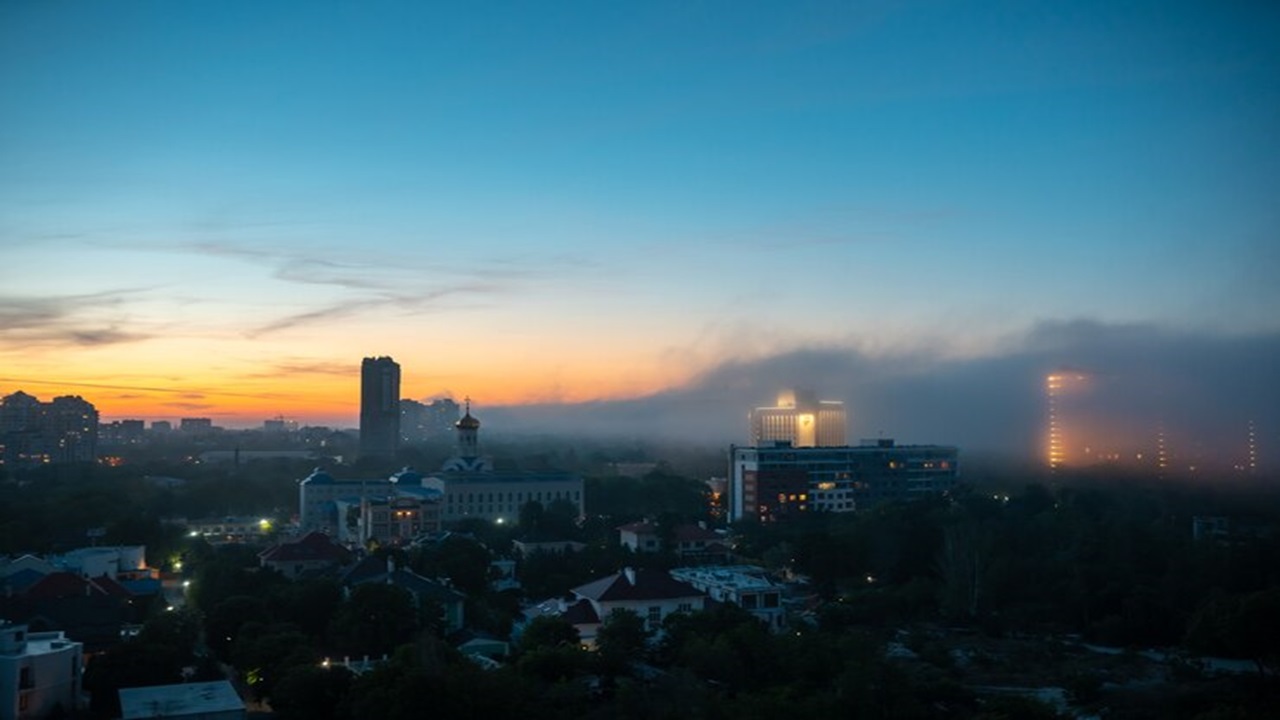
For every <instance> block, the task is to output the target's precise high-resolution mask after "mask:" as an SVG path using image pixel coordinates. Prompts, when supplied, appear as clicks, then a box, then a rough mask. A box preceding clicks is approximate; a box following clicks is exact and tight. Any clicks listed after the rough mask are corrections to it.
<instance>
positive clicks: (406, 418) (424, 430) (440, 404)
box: [400, 398, 462, 443]
mask: <svg viewBox="0 0 1280 720" xmlns="http://www.w3.org/2000/svg"><path fill="white" fill-rule="evenodd" d="M461 417H462V408H461V407H460V406H459V405H458V403H456V402H454V401H453V400H451V399H449V398H441V399H439V400H433V401H431V402H430V403H421V402H418V401H417V400H407V399H405V400H401V401H400V440H401V441H402V442H406V443H422V442H434V441H441V440H443V441H444V442H448V441H449V439H450V436H451V435H452V434H453V428H454V425H455V423H457V422H458V420H459V419H460V418H461Z"/></svg>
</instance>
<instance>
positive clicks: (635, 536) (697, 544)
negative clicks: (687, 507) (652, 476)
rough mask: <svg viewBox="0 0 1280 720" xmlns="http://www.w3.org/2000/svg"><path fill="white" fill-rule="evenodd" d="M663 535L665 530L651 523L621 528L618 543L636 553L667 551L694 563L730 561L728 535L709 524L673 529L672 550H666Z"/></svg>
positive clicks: (686, 525)
mask: <svg viewBox="0 0 1280 720" xmlns="http://www.w3.org/2000/svg"><path fill="white" fill-rule="evenodd" d="M662 534H663V533H662V529H661V528H660V527H658V526H657V525H656V524H654V523H651V522H649V521H648V520H642V521H640V522H633V523H627V524H626V525H622V526H620V527H618V541H619V542H620V543H621V544H622V545H624V546H626V547H629V548H631V550H633V551H635V552H659V551H660V550H663V549H667V550H670V551H671V552H673V553H675V554H676V555H679V556H680V557H681V558H682V559H684V560H690V561H712V562H724V561H725V560H726V559H727V558H728V555H729V546H728V543H727V541H726V538H725V535H724V533H722V532H718V531H716V530H711V529H710V528H708V527H707V526H706V524H705V523H698V524H696V525H694V524H684V525H677V526H675V527H673V528H671V532H670V538H669V545H670V547H668V548H664V547H663V544H664V543H663V539H662Z"/></svg>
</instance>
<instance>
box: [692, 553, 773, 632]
mask: <svg viewBox="0 0 1280 720" xmlns="http://www.w3.org/2000/svg"><path fill="white" fill-rule="evenodd" d="M671 577H673V578H675V579H676V580H679V581H681V582H684V583H688V584H689V585H691V586H693V587H695V588H697V589H698V590H701V591H702V592H704V593H706V594H707V596H708V597H710V598H711V599H712V600H715V601H716V602H722V603H733V604H734V605H737V606H738V607H740V608H742V609H743V610H746V611H747V612H749V613H751V614H752V615H755V616H756V617H758V618H760V621H761V622H763V623H764V624H765V626H767V627H768V628H769V629H770V630H773V631H778V630H782V629H783V628H784V626H785V625H786V611H785V610H784V609H783V606H782V587H781V586H780V585H779V584H778V583H776V582H774V581H773V580H772V579H771V578H770V577H769V574H768V572H767V571H766V570H765V569H764V568H762V567H756V566H753V565H729V566H724V565H718V566H703V567H684V568H676V569H674V570H672V571H671Z"/></svg>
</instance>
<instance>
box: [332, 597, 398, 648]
mask: <svg viewBox="0 0 1280 720" xmlns="http://www.w3.org/2000/svg"><path fill="white" fill-rule="evenodd" d="M418 629H419V628H418V612H417V609H416V608H414V606H413V600H412V598H411V597H410V595H409V593H407V592H405V591H404V590H403V589H401V588H399V587H396V586H395V585H384V584H380V583H369V584H366V585H360V586H358V587H356V588H355V590H353V591H352V593H351V598H350V599H349V600H347V602H345V603H343V604H342V605H341V606H340V607H339V608H338V612H337V614H335V615H334V617H333V621H332V623H331V624H330V626H329V634H330V637H332V639H333V645H334V648H335V649H336V650H337V651H338V652H339V653H340V654H343V655H349V656H351V657H363V656H366V655H367V656H369V657H381V656H383V655H386V654H389V653H391V652H392V651H393V650H394V649H395V648H396V647H397V646H399V645H402V644H404V643H405V642H409V641H412V640H413V639H414V638H415V637H416V635H417V632H418Z"/></svg>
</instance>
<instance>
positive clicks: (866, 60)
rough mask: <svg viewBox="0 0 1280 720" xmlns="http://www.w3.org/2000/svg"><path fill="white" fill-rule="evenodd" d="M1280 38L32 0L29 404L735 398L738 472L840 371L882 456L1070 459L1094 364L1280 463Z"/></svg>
mask: <svg viewBox="0 0 1280 720" xmlns="http://www.w3.org/2000/svg"><path fill="white" fill-rule="evenodd" d="M1277 28H1280V11H1278V10H1277V9H1276V8H1274V7H1269V6H1267V5H1265V4H1249V5H1231V6H1218V5H1205V4H1197V3H1155V2H1150V3H1136V4H1129V5H1125V6H1124V7H1116V6H1114V4H1111V3H1102V2H1090V3H1080V4H1075V5H1072V6H1071V7H1070V8H1045V7H1036V6H1030V5H1021V4H1012V5H1007V6H991V5H977V4H954V5H952V4H947V5H941V4H931V3H905V4H878V3H869V4H862V5H860V6H858V7H857V8H850V7H847V6H845V5H843V4H838V3H821V2H815V3H805V4H801V5H791V4H788V5H787V6H786V7H783V6H781V5H779V6H774V7H770V6H768V5H760V6H752V7H743V6H742V5H741V4H734V3H716V2H711V3H700V4H697V5H689V4H687V3H683V4H682V3H653V4H646V5H645V6H643V7H599V6H595V5H591V4H584V5H570V6H561V7H558V8H547V7H536V6H534V7H529V6H510V7H504V8H489V9H487V10H486V9H477V8H466V7H428V6H418V5H416V4H404V3H389V2H388V3H371V4H366V5H361V6H360V7H351V6H343V5H336V4H324V3H322V4H319V5H317V6H315V7H313V8H311V9H310V10H308V11H307V12H305V13H304V12H300V11H299V10H298V8H297V7H296V6H290V5H288V4H279V5H265V6H264V5H261V4H249V3H226V4H219V5H218V6H216V7H215V6H199V5H186V4H184V5H174V4H167V3H147V2H140V3H130V4H127V5H126V4H106V3H104V4H97V5H88V6H83V7H76V8H74V9H68V8H66V7H62V6H52V5H48V4H43V3H11V4H7V5H5V6H4V7H0V97H4V98H5V100H4V103H5V113H6V122H5V128H4V132H3V133H0V159H2V160H3V161H2V162H0V287H2V288H3V289H2V290H0V395H4V394H9V393H12V392H15V391H17V390H25V391H26V392H29V393H32V394H35V395H39V396H41V397H54V396H59V395H66V394H78V395H83V396H85V397H87V398H91V399H92V401H93V402H94V403H95V405H96V407H97V408H98V409H99V411H100V412H101V413H102V417H103V419H104V420H113V419H125V418H138V417H143V418H149V419H161V418H163V419H173V420H176V419H179V418H182V417H192V416H199V417H211V418H214V419H215V421H216V422H217V423H218V424H222V425H227V426H231V427H245V426H256V425H258V424H260V423H261V422H262V420H263V419H264V418H272V417H277V416H281V415H283V416H288V417H290V418H294V419H297V420H299V421H301V422H303V423H313V424H326V425H338V426H348V427H350V426H355V425H356V423H357V417H358V412H359V405H360V404H359V383H358V381H356V380H355V379H354V378H355V377H356V376H357V375H358V361H359V358H360V357H361V356H363V355H389V356H392V357H395V358H396V359H397V360H398V361H399V362H400V363H401V364H402V365H403V366H404V367H405V375H404V386H403V390H402V393H401V395H402V397H405V398H411V399H427V398H437V397H453V398H455V399H458V398H461V397H462V396H464V395H467V394H471V395H473V396H475V397H477V398H482V399H483V402H484V404H485V407H486V408H490V407H493V408H495V409H497V408H500V407H502V408H509V409H510V410H511V412H516V411H517V410H518V409H519V408H539V409H546V411H547V412H548V413H555V412H562V411H563V412H568V410H565V408H577V409H580V410H581V411H582V412H584V413H589V412H596V411H599V412H601V413H603V412H604V410H603V409H602V408H605V407H606V406H607V407H610V408H628V407H656V406H658V405H662V404H663V403H666V405H663V407H667V408H678V407H682V406H681V405H680V403H681V402H685V400H684V399H692V398H701V399H703V400H704V401H705V402H713V401H714V402H715V403H717V404H716V405H715V406H711V407H708V408H707V409H705V410H704V411H703V415H702V416H700V417H699V420H698V422H699V423H701V426H703V427H705V426H706V425H707V424H708V423H707V420H706V418H707V417H714V418H721V419H720V420H719V421H717V423H716V425H715V427H714V429H713V430H708V431H707V434H708V435H712V436H717V437H721V438H723V439H725V440H733V439H736V438H740V437H741V435H742V429H741V421H740V418H741V413H742V411H743V410H745V409H749V408H750V407H754V406H757V405H759V404H761V403H762V402H765V401H767V399H768V397H769V396H770V395H772V393H774V392H775V391H776V390H777V389H778V388H779V387H785V386H791V385H796V384H803V383H805V382H807V381H808V376H809V375H811V374H817V375H819V376H821V377H823V378H824V383H822V384H821V385H820V386H819V387H816V388H814V389H815V390H817V391H820V392H821V393H823V394H824V396H830V397H832V398H833V399H838V400H842V401H844V402H846V403H848V404H849V407H850V409H851V412H852V413H853V417H854V418H855V422H857V423H861V424H860V425H857V426H851V427H850V428H849V432H850V437H851V438H855V437H859V436H860V435H865V436H870V437H874V436H876V435H877V434H878V433H879V432H881V431H883V432H885V433H888V434H892V435H897V436H899V437H902V436H909V437H914V438H919V439H921V440H927V441H938V442H959V443H964V442H966V441H968V440H970V437H966V436H964V433H965V432H971V433H973V439H974V441H975V442H978V441H980V442H981V443H983V444H986V445H988V446H989V445H992V444H996V443H999V442H1005V440H1002V439H1001V438H1002V437H1005V436H1007V437H1008V438H1009V439H1008V440H1007V442H1008V443H1009V444H1010V445H1011V446H1014V447H1017V448H1019V449H1028V452H1039V451H1038V450H1030V448H1032V447H1035V446H1036V445H1037V443H1041V442H1042V441H1043V437H1044V436H1043V432H1042V423H1041V422H1040V421H1041V420H1042V419H1043V409H1042V405H1043V386H1042V382H1043V378H1044V376H1045V374H1046V373H1048V372H1052V371H1053V370H1054V369H1055V368H1060V367H1081V368H1083V369H1085V370H1086V371H1088V372H1090V373H1100V374H1103V375H1106V374H1108V373H1111V374H1112V375H1108V377H1112V376H1116V377H1120V376H1122V377H1124V378H1130V377H1134V378H1136V379H1135V380H1134V381H1133V383H1128V381H1127V380H1116V381H1114V382H1113V385H1115V386H1124V387H1133V388H1136V389H1134V390H1133V392H1135V393H1139V391H1140V393H1139V394H1140V397H1139V398H1138V399H1137V400H1135V401H1134V402H1139V401H1141V402H1143V403H1148V404H1149V405H1152V410H1151V413H1152V414H1153V415H1154V414H1156V413H1157V411H1159V413H1162V414H1163V415H1165V416H1168V417H1169V422H1170V424H1171V425H1177V424H1178V423H1182V422H1185V423H1191V422H1193V421H1194V422H1201V420H1200V419H1199V418H1200V417H1201V415H1203V417H1204V418H1207V419H1206V420H1204V422H1208V419H1213V420H1214V421H1216V422H1220V423H1222V422H1226V421H1227V420H1229V421H1230V422H1232V423H1238V424H1239V425H1240V426H1241V427H1245V426H1246V424H1247V423H1257V432H1258V433H1259V435H1260V442H1261V443H1262V445H1263V446H1264V447H1265V446H1267V445H1268V444H1270V443H1273V442H1274V438H1275V432H1276V431H1275V428H1276V427H1277V418H1276V417H1275V412H1276V411H1275V410H1274V409H1272V408H1274V407H1275V406H1276V405H1275V403H1274V402H1272V400H1273V399H1274V398H1275V397H1276V395H1277V393H1278V392H1280V389H1278V388H1277V385H1278V384H1280V383H1277V378H1276V376H1275V374H1274V372H1273V371H1271V372H1270V373H1268V370H1267V366H1266V365H1265V361H1266V358H1267V357H1268V356H1269V355H1268V353H1269V348H1272V347H1274V345H1275V344H1276V342H1277V338H1280V315H1277V313H1276V312H1275V308H1276V307H1280V285H1277V284H1276V283H1275V282H1274V277H1275V275H1276V272H1277V270H1280V251H1278V245H1280V244H1278V243H1277V242H1276V240H1275V238H1276V232H1277V229H1280V228H1278V225H1280V222H1278V220H1280V218H1277V215H1276V212H1275V209H1274V199H1273V197H1272V196H1273V188H1274V187H1276V186H1277V184H1278V182H1277V181H1280V164H1278V163H1277V162H1276V159H1277V157H1280V138H1277V136H1276V134H1275V133H1274V130H1273V128H1274V124H1275V119H1276V117H1278V116H1280V88H1278V87H1277V84H1276V83H1275V81H1274V78H1275V77H1277V76H1280V49H1277V47H1276V46H1275V44H1274V42H1272V38H1273V37H1274V35H1275V31H1276V30H1277ZM1082 329H1083V330H1082ZM1098 338H1102V339H1101V340H1099V339H1098ZM1154 346H1159V347H1160V348H1161V352H1159V353H1156V352H1152V351H1151V350H1150V349H1151V348H1152V347H1154ZM1206 348H1207V349H1209V350H1206ZM1242 348H1243V350H1242ZM1197 353H1202V354H1197ZM818 357H820V358H825V360H824V362H825V364H824V365H823V366H822V367H821V368H819V369H817V370H815V369H814V368H812V367H808V366H805V365H804V361H805V360H806V359H808V358H818ZM1139 358H1142V359H1145V361H1147V362H1150V363H1156V364H1157V365H1158V367H1156V368H1155V371H1154V372H1151V373H1146V375H1147V376H1149V377H1142V375H1143V373H1141V372H1139V371H1137V370H1135V368H1136V367H1139V366H1140V363H1139V362H1137V359H1139ZM1184 358H1189V359H1186V360H1185V363H1184V364H1185V365H1187V366H1194V370H1195V371H1194V372H1192V371H1191V370H1188V369H1186V368H1184V367H1182V366H1181V365H1178V363H1183V362H1184V360H1183V359H1184ZM1160 363H1165V364H1164V365H1160ZM1009 365H1016V366H1017V370H1018V372H1016V373H1009V372H1004V374H1003V375H1001V373H1000V368H1002V367H1007V366H1009ZM781 366H787V367H795V368H796V369H797V370H798V372H793V373H791V374H790V375H786V374H782V373H778V374H776V375H775V374H774V373H773V372H772V370H770V368H772V367H781ZM744 368H745V369H749V370H752V371H753V372H754V373H755V374H752V375H751V376H750V378H749V381H743V382H741V383H740V385H739V386H738V389H737V392H736V395H733V399H732V400H728V399H726V398H727V397H729V396H730V393H729V392H727V391H724V392H722V391H721V389H720V386H719V385H717V383H719V382H721V379H722V378H725V377H728V376H731V375H733V374H735V373H741V372H744ZM1117 368H1118V369H1117ZM1241 368H1244V369H1243V371H1242V369H1241ZM846 369H848V370H849V371H850V372H861V373H863V375H862V376H858V377H847V378H846V377H844V376H841V375H840V372H843V371H844V370H846ZM1024 370H1025V372H1024ZM1117 373H1120V374H1122V375H1116V374H1117ZM1124 373H1129V374H1124ZM972 374H978V375H981V377H982V379H983V382H982V383H978V382H975V381H974V380H973V378H972V377H970V375H972ZM997 377H1000V378H1002V384H999V385H997V384H996V383H995V380H994V379H993V378H997ZM1242 377H1247V378H1248V379H1249V381H1250V382H1249V385H1248V387H1249V388H1250V389H1251V392H1249V393H1246V394H1244V395H1242V394H1240V393H1239V388H1238V387H1237V383H1238V380H1237V379H1238V378H1242ZM1150 378H1158V379H1160V380H1161V381H1162V382H1166V383H1167V384H1166V385H1165V386H1162V387H1156V386H1155V380H1152V379H1150ZM871 379H876V380H878V381H879V382H880V383H882V386H883V387H882V388H880V389H878V388H872V387H870V386H869V385H868V383H870V382H871ZM988 379H992V380H991V381H990V382H989V383H988V382H986V381H987V380H988ZM1186 382H1194V383H1196V391H1195V392H1184V388H1183V385H1182V384H1181V383H1186ZM948 383H954V384H948ZM976 386H981V387H984V388H988V389H990V391H991V392H999V393H1001V397H1000V398H999V399H998V400H999V401H998V402H995V403H991V402H989V399H988V398H985V397H976V398H975V397H971V395H970V394H969V393H970V391H969V388H970V387H976ZM903 387H909V388H914V390H912V392H911V393H910V397H911V399H912V402H910V403H896V404H895V403H894V402H891V401H889V400H887V399H884V398H885V397H886V396H888V395H889V394H890V393H889V389H890V388H894V389H899V390H901V388H903ZM917 390H918V391H917ZM929 391H932V395H930V393H929ZM1170 397H1174V398H1178V399H1179V400H1181V399H1182V398H1184V397H1186V398H1188V399H1187V402H1188V403H1192V405H1191V406H1190V407H1193V408H1194V409H1195V413H1192V412H1191V411H1190V410H1184V409H1182V408H1177V407H1166V406H1161V407H1154V406H1155V405H1156V404H1159V403H1164V404H1165V405H1167V404H1168V402H1169V401H1168V400H1167V399H1168V398H1170ZM682 398H684V399H682ZM956 398H964V399H965V402H966V403H968V405H967V407H984V406H983V405H982V404H981V403H984V402H985V403H987V404H988V405H991V404H994V405H995V406H996V407H995V410H991V409H989V408H988V409H986V410H984V417H983V418H980V421H981V422H977V423H975V421H972V420H971V419H969V418H967V417H966V416H965V415H964V413H962V412H961V411H960V410H959V409H958V403H959V400H957V399H956ZM1204 398H1218V402H1219V403H1221V405H1219V406H1213V407H1211V408H1210V412H1207V413H1202V412H1201V409H1202V406H1204V405H1205V403H1207V402H1208V401H1207V400H1204ZM975 400H976V402H977V403H979V404H974V401H975ZM930 401H935V402H940V403H944V404H949V405H948V406H947V407H948V408H950V407H951V405H957V409H954V410H951V409H948V410H947V411H946V412H941V413H940V412H938V411H937V410H936V408H934V407H932V406H930V405H929V404H928V403H929V402H930ZM689 402H692V401H691V400H689ZM733 403H737V404H733ZM672 412H674V410H672ZM1184 415H1187V416H1192V415H1194V418H1193V420H1185V421H1184V420H1183V416H1184ZM987 416H991V417H987ZM495 417H501V415H500V414H499V415H495ZM940 417H945V418H951V419H956V418H959V420H958V422H957V424H956V425H955V426H956V427H957V428H959V429H958V430H957V432H958V433H959V434H960V437H953V436H952V435H951V434H950V433H947V432H939V429H938V422H939V421H938V420H937V418H940ZM1224 419H1225V420H1224ZM619 422H621V421H619ZM961 423H967V425H974V424H980V425H982V428H981V430H982V432H983V433H985V434H982V435H978V434H977V432H978V431H977V430H971V429H970V428H969V427H968V426H967V425H964V426H962V425H961ZM984 423H985V424H984ZM656 424H660V423H656ZM1148 425H1150V423H1148V422H1147V418H1146V417H1143V418H1142V427H1144V428H1145V427H1147V426H1148ZM593 426H594V424H593ZM628 427H631V426H628ZM1232 427H1234V426H1232ZM1231 432H1235V430H1231ZM1021 433H1025V434H1026V435H1027V437H1021V435H1020V434H1021ZM1223 433H1224V434H1228V435H1229V434H1230V433H1227V430H1225V429H1224V430H1223ZM1239 434H1240V436H1241V437H1245V435H1246V431H1244V430H1241V431H1240V433H1239ZM1206 437H1208V436H1207V435H1206ZM1250 442H1252V441H1250Z"/></svg>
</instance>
